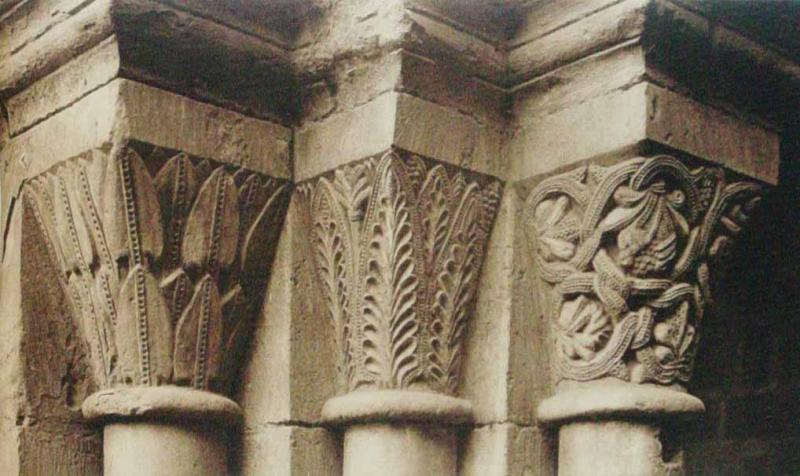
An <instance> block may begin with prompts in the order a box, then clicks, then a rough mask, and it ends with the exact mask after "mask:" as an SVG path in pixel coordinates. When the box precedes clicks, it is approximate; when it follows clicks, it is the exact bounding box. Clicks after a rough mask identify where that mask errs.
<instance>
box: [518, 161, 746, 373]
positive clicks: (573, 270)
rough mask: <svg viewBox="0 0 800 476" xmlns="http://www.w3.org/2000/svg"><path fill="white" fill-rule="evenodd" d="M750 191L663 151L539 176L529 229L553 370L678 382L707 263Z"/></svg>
mask: <svg viewBox="0 0 800 476" xmlns="http://www.w3.org/2000/svg"><path fill="white" fill-rule="evenodd" d="M759 192H760V186H759V185H758V184H756V183H754V182H747V181H743V182H734V183H727V181H726V175H725V173H724V172H723V171H722V170H721V169H718V168H698V169H696V170H690V169H689V168H687V167H686V166H685V165H683V163H681V162H680V161H679V160H678V159H675V158H673V157H670V156H656V157H652V158H636V159H631V160H628V161H626V162H623V163H620V164H618V165H616V166H612V167H601V166H594V165H588V166H582V167H579V168H577V169H575V170H573V171H570V172H567V173H565V174H561V175H557V176H554V177H550V178H548V179H545V180H544V181H542V182H541V183H540V184H539V185H538V186H537V187H536V188H535V189H534V190H533V191H532V192H531V195H530V196H529V197H528V201H527V207H528V208H527V209H528V226H529V236H530V237H531V243H532V252H533V255H534V266H535V269H536V272H537V275H538V278H539V282H540V291H541V292H540V296H539V297H540V299H541V302H542V303H543V309H544V311H545V313H546V315H547V317H548V318H549V320H550V322H551V323H552V325H553V328H554V331H555V337H556V357H555V359H556V362H555V363H556V368H557V372H558V377H559V378H560V379H566V380H578V381H586V380H594V379H598V378H602V377H616V378H620V379H623V380H631V381H634V382H655V383H660V384H672V383H679V384H685V383H686V382H688V381H689V379H690V378H691V370H692V367H693V363H694V356H695V353H696V349H697V343H698V338H699V332H698V329H699V326H700V323H701V322H702V316H703V312H704V310H705V307H706V305H707V303H708V302H709V301H710V299H711V286H710V281H709V279H710V267H711V266H713V264H714V260H715V259H716V258H717V257H719V256H720V255H721V251H720V249H721V248H723V247H725V246H726V245H727V244H729V243H730V241H731V239H732V238H733V237H734V236H735V235H736V234H737V233H738V232H739V231H740V230H741V227H742V225H743V224H744V222H746V221H747V219H748V217H749V215H750V214H751V213H752V211H753V209H754V207H755V206H756V205H757V203H758V201H759Z"/></svg>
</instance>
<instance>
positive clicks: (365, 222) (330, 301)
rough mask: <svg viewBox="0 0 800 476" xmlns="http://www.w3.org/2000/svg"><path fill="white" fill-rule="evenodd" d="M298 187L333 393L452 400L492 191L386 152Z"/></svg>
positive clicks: (473, 179)
mask: <svg viewBox="0 0 800 476" xmlns="http://www.w3.org/2000/svg"><path fill="white" fill-rule="evenodd" d="M300 189H301V191H302V193H303V194H304V196H305V197H306V199H307V200H308V201H309V205H310V210H311V214H310V218H311V226H312V229H313V236H312V237H311V239H312V241H313V245H314V252H315V255H316V259H315V261H316V265H317V271H318V276H319V278H320V281H321V284H322V288H323V289H324V295H325V299H326V304H327V311H328V315H329V318H330V321H331V322H332V324H333V327H334V332H335V335H336V340H337V345H338V349H339V356H340V360H339V362H338V366H339V369H340V372H339V373H340V388H341V390H342V391H343V392H347V391H352V390H355V389H360V388H375V389H407V388H415V389H429V390H433V391H437V392H442V393H445V394H454V393H455V391H456V387H457V384H458V375H459V370H460V366H461V360H462V358H463V349H462V347H463V344H464V342H463V341H464V331H465V328H466V324H467V320H468V319H469V317H470V315H471V313H472V312H473V307H474V306H473V305H474V299H475V294H476V289H477V284H478V277H479V273H480V268H481V263H482V260H483V254H484V251H485V247H486V242H487V238H488V235H489V232H490V230H491V226H492V223H493V221H494V217H495V214H496V211H497V206H498V203H499V201H500V196H501V190H502V184H501V183H500V182H499V181H497V180H495V179H492V178H490V177H486V176H479V175H478V174H470V173H467V172H465V171H462V170H459V169H455V168H454V167H446V166H444V165H441V164H437V163H434V162H432V161H429V160H427V159H422V158H420V157H417V156H400V155H397V154H395V153H388V154H386V155H384V156H383V157H381V158H370V159H368V160H365V161H362V162H359V163H356V164H352V165H347V166H344V167H341V168H339V169H337V170H336V171H334V172H332V173H330V174H327V175H326V176H323V177H321V178H319V179H316V180H314V181H312V182H308V183H306V184H303V185H302V186H301V188H300Z"/></svg>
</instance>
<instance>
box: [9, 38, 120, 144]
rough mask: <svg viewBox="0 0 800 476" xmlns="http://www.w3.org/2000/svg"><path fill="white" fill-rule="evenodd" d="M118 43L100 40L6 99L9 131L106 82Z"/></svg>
mask: <svg viewBox="0 0 800 476" xmlns="http://www.w3.org/2000/svg"><path fill="white" fill-rule="evenodd" d="M117 49H118V44H117V43H116V41H115V40H114V39H113V38H109V39H107V40H104V41H103V42H101V43H100V44H98V45H97V46H95V47H94V48H92V49H91V50H89V51H87V52H86V53H85V54H83V55H81V56H78V57H77V58H76V59H74V60H72V61H70V62H69V63H67V64H65V65H64V66H62V67H61V68H59V69H57V70H56V71H54V72H53V73H51V74H49V75H48V76H45V77H44V78H42V79H41V80H39V81H37V82H36V83H34V84H33V85H31V86H30V87H29V88H27V89H25V90H24V91H22V92H21V93H19V94H17V95H16V96H12V97H11V98H9V99H8V102H7V103H6V108H7V109H8V114H9V122H10V124H9V125H10V130H9V132H10V134H11V135H15V136H16V135H19V134H20V133H21V132H23V131H25V130H26V129H29V128H31V127H33V126H34V125H36V124H37V123H38V122H41V121H43V120H45V119H46V118H48V117H49V116H51V115H53V114H55V113H57V112H59V111H61V110H63V109H65V108H67V107H69V106H70V105H72V104H74V103H75V102H77V101H78V100H80V99H81V98H83V97H84V96H86V95H87V94H89V93H91V92H92V91H94V90H96V89H98V88H100V87H102V86H104V85H105V84H107V83H108V82H110V81H111V80H112V79H113V78H114V77H115V76H116V75H117V74H118V72H119V53H118V51H117Z"/></svg>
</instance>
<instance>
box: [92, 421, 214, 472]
mask: <svg viewBox="0 0 800 476" xmlns="http://www.w3.org/2000/svg"><path fill="white" fill-rule="evenodd" d="M227 441H228V438H227V436H226V432H225V430H224V429H223V428H219V427H215V426H214V425H213V424H210V423H200V424H198V423H194V424H185V423H184V424H181V425H171V424H168V423H161V422H159V423H143V422H138V423H130V422H127V423H111V424H108V425H106V426H105V428H104V429H103V474H104V475H107V476H123V475H130V474H133V473H138V474H151V475H154V476H156V475H157V476H168V475H169V476H171V475H176V476H194V475H198V474H227V473H228V469H227Z"/></svg>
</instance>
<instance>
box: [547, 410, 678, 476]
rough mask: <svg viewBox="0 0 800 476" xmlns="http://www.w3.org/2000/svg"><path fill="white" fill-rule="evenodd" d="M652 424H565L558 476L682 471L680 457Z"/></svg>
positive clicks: (632, 475) (657, 475) (625, 475)
mask: <svg viewBox="0 0 800 476" xmlns="http://www.w3.org/2000/svg"><path fill="white" fill-rule="evenodd" d="M661 436H662V435H661V430H660V428H659V427H658V426H656V425H654V424H647V423H638V422H635V421H613V420H611V421H593V422H587V421H583V422H576V423H568V424H566V425H564V426H562V427H561V428H560V430H559V445H558V464H559V466H558V474H559V475H560V476H628V475H630V476H662V475H667V474H670V475H675V474H678V472H680V471H681V454H680V452H673V451H672V444H671V442H665V441H663V440H662V439H661Z"/></svg>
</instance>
